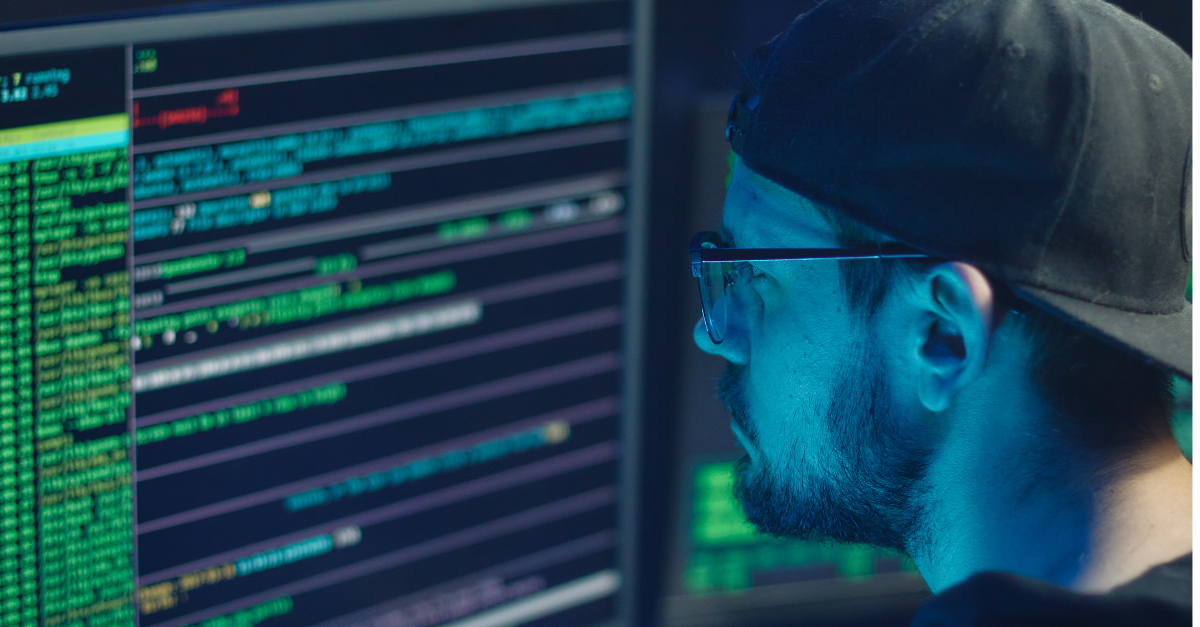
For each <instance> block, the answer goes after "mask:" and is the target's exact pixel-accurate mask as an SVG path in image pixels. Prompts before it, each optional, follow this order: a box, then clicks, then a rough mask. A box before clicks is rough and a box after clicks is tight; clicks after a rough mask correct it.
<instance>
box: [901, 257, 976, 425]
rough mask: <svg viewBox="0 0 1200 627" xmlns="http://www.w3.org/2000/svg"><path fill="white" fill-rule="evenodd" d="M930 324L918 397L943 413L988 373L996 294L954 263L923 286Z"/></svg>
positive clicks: (923, 333) (923, 332)
mask: <svg viewBox="0 0 1200 627" xmlns="http://www.w3.org/2000/svg"><path fill="white" fill-rule="evenodd" d="M918 290H919V292H918V299H917V300H918V303H919V304H920V306H921V307H922V308H923V309H924V312H922V317H923V320H924V323H923V324H922V325H921V326H920V330H919V333H920V336H919V337H918V338H917V344H918V350H917V355H916V359H917V372H918V380H917V395H918V397H919V399H920V401H921V404H922V405H924V406H925V408H926V409H928V410H929V411H934V412H939V411H942V410H944V409H946V407H948V406H949V405H950V402H951V401H952V400H953V399H954V396H955V395H956V394H958V392H959V390H961V389H963V388H964V387H966V386H967V385H969V384H970V383H971V382H973V381H974V380H975V379H977V378H978V377H979V375H980V373H982V372H983V367H984V365H985V364H986V363H987V353H988V347H989V345H990V343H991V336H992V321H993V316H994V315H995V292H994V291H993V289H992V284H991V283H990V282H989V281H988V279H987V277H985V276H984V275H983V273H982V272H980V271H979V269H978V268H976V267H975V266H972V265H970V264H967V263H962V262H959V261H951V262H947V263H943V264H940V265H938V266H935V267H934V268H932V269H931V270H930V271H929V272H928V273H927V274H926V275H925V277H924V281H922V282H921V283H920V284H919V286H918Z"/></svg>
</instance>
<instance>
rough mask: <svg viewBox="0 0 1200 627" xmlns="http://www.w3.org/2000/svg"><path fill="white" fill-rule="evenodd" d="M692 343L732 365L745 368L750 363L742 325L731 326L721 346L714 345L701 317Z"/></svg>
mask: <svg viewBox="0 0 1200 627" xmlns="http://www.w3.org/2000/svg"><path fill="white" fill-rule="evenodd" d="M692 341H693V342H695V343H696V346H699V347H700V350H702V351H704V352H706V353H708V354H710V355H716V356H717V357H720V358H722V359H724V360H725V361H728V362H729V363H732V364H737V365H739V366H745V365H746V363H747V362H749V361H750V359H749V357H750V351H749V346H748V344H749V343H748V342H747V341H746V335H745V333H744V331H743V329H742V325H740V324H731V325H729V329H728V330H727V331H726V332H725V339H724V340H723V341H722V342H721V343H720V344H714V343H713V341H712V338H711V337H709V336H708V327H707V326H705V324H704V317H703V316H701V317H700V319H699V320H697V321H696V326H694V327H692Z"/></svg>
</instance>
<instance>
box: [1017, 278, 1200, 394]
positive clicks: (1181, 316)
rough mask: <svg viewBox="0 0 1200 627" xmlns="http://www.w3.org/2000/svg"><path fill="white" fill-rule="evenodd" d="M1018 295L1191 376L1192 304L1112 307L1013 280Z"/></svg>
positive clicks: (1152, 362) (1091, 332) (1067, 320)
mask: <svg viewBox="0 0 1200 627" xmlns="http://www.w3.org/2000/svg"><path fill="white" fill-rule="evenodd" d="M1010 287H1011V288H1012V290H1013V292H1015V293H1016V294H1017V296H1019V297H1021V298H1023V299H1025V300H1027V301H1029V302H1030V303H1032V304H1034V305H1036V306H1037V307H1039V308H1040V309H1044V310H1046V311H1048V312H1050V313H1051V314H1054V315H1055V316H1058V317H1059V318H1062V319H1063V320H1065V321H1066V322H1068V323H1070V324H1071V325H1073V326H1075V327H1077V328H1079V329H1081V330H1083V331H1084V332H1086V333H1089V334H1091V335H1093V336H1095V337H1097V338H1099V339H1101V340H1104V341H1107V342H1109V343H1111V344H1113V345H1115V346H1117V347H1119V348H1123V349H1125V350H1127V351H1129V352H1131V353H1133V354H1135V355H1137V356H1139V357H1141V358H1142V359H1144V360H1146V362H1148V363H1150V364H1153V365H1155V366H1158V367H1159V368H1162V369H1164V370H1170V371H1171V372H1174V373H1175V374H1177V375H1179V376H1181V377H1184V378H1185V379H1187V380H1188V381H1191V380H1192V304H1191V303H1187V306H1186V307H1184V308H1183V309H1181V310H1180V311H1177V312H1175V313H1170V314H1146V313H1138V312H1133V311H1124V310H1121V309H1113V308H1111V307H1105V306H1104V305H1097V304H1096V303H1092V302H1088V301H1083V300H1078V299H1075V298H1071V297H1070V296H1064V295H1062V294H1057V293H1054V292H1049V291H1046V290H1044V289H1041V288H1036V287H1030V286H1028V285H1021V284H1019V283H1013V284H1011V285H1010Z"/></svg>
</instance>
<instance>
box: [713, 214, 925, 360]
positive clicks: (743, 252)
mask: <svg viewBox="0 0 1200 627" xmlns="http://www.w3.org/2000/svg"><path fill="white" fill-rule="evenodd" d="M690 249H691V251H690V252H691V260H692V276H694V277H696V282H697V283H699V284H700V308H701V310H702V311H703V312H704V326H705V327H707V328H708V337H709V338H710V339H711V340H712V341H713V344H720V343H721V342H722V341H723V340H724V339H725V332H726V330H727V328H728V325H729V308H730V307H732V306H733V305H732V304H731V301H732V300H733V299H734V298H736V297H737V292H738V290H740V289H741V285H742V283H743V282H744V279H745V278H746V277H745V274H746V273H747V272H748V271H749V267H748V266H747V265H746V264H745V263H739V262H745V261H793V260H795V261H815V260H817V259H919V258H923V257H929V256H930V255H927V254H925V253H923V252H921V251H919V250H917V249H915V248H912V247H910V246H906V245H904V244H899V243H894V242H888V243H884V244H880V245H878V246H861V247H855V248H730V247H729V246H727V245H726V244H725V242H724V241H722V240H721V236H720V234H718V233H714V232H712V231H701V232H699V233H697V234H696V235H695V236H693V237H692V244H691V247H690Z"/></svg>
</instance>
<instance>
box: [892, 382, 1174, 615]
mask: <svg viewBox="0 0 1200 627" xmlns="http://www.w3.org/2000/svg"><path fill="white" fill-rule="evenodd" d="M999 392H1005V391H1002V390H979V391H978V393H979V394H980V396H979V397H978V398H976V399H974V400H976V401H982V399H985V398H993V399H994V398H1004V399H1006V405H1005V407H1004V409H1003V410H1001V412H996V411H994V410H995V406H994V404H992V405H991V407H990V408H989V410H988V411H980V412H978V413H979V414H980V415H976V416H971V415H967V416H955V417H954V419H953V420H952V421H950V422H952V423H953V425H954V426H953V427H949V428H948V429H947V431H946V433H945V434H944V439H943V442H942V444H943V446H941V447H940V452H939V454H938V455H937V456H935V458H934V459H933V460H931V464H930V467H929V474H928V478H927V479H928V486H930V487H929V491H928V493H927V495H926V496H925V497H923V499H922V503H921V505H922V511H923V513H924V514H925V520H927V521H930V524H929V525H927V526H926V527H925V528H924V529H923V532H922V535H921V537H918V538H914V540H913V543H912V547H911V548H910V552H911V553H912V557H913V560H914V561H915V562H916V564H917V566H918V568H919V569H920V571H921V574H922V575H923V576H924V577H925V580H926V582H927V583H928V584H929V586H930V588H931V589H932V590H933V591H934V592H935V593H937V592H941V591H942V590H944V589H946V588H948V587H950V586H952V585H954V584H956V583H959V582H961V581H962V580H964V579H966V578H967V577H970V576H971V575H973V574H975V573H978V572H984V571H1003V572H1009V573H1015V574H1018V575H1024V576H1027V577H1033V578H1037V579H1043V580H1048V581H1050V582H1052V583H1055V584H1059V585H1063V586H1067V587H1070V588H1073V589H1076V590H1079V591H1085V592H1103V591H1107V590H1110V589H1112V588H1113V587H1115V586H1118V585H1120V584H1122V583H1125V582H1128V581H1130V580H1132V579H1134V578H1136V577H1137V576H1139V575H1140V574H1142V573H1143V572H1145V571H1146V570H1147V569H1149V568H1151V567H1153V566H1155V565H1157V564H1160V563H1163V562H1166V561H1170V560H1171V559H1174V558H1176V557H1180V556H1182V555H1184V554H1186V553H1188V552H1190V551H1191V550H1192V465H1191V464H1190V463H1189V462H1188V461H1187V460H1186V459H1185V458H1184V457H1183V455H1182V454H1181V453H1180V451H1179V448H1178V446H1177V445H1176V444H1175V442H1174V440H1173V439H1172V438H1171V437H1170V435H1169V434H1167V437H1166V438H1164V439H1160V440H1158V441H1155V442H1153V443H1150V444H1146V445H1144V446H1141V447H1139V448H1138V449H1137V450H1136V451H1132V452H1127V453H1125V454H1124V455H1122V456H1121V458H1120V460H1115V459H1113V457H1112V456H1108V457H1105V456H1103V455H1100V454H1097V453H1095V452H1094V451H1090V450H1088V449H1087V448H1086V447H1085V446H1083V445H1082V444H1078V445H1072V444H1071V443H1064V442H1063V440H1062V439H1052V437H1053V436H1047V435H1046V434H1039V431H1041V430H1040V429H1037V428H1036V425H1037V424H1038V422H1039V421H1033V420H1030V419H1029V418H1030V417H1039V418H1040V415H1041V414H1042V412H1043V411H1044V409H1043V408H1041V407H1040V404H1039V403H1038V402H1036V401H1035V400H1034V399H1033V398H1031V397H1030V396H1025V397H1024V399H1023V401H1024V402H1022V401H1021V400H1016V402H1007V401H1008V400H1014V399H1019V398H1020V396H1021V395H1020V394H1014V393H1015V392H1016V391H1015V390H1007V391H1006V392H1008V394H998V393H999ZM966 400H967V401H968V402H966V403H964V404H963V407H967V408H969V407H978V408H982V407H986V406H988V405H989V404H988V403H984V402H975V403H972V402H970V400H971V399H966ZM960 411H962V412H964V413H967V414H970V413H972V412H971V411H970V410H969V409H962V408H960ZM1041 424H1045V423H1044V422H1041ZM938 521H946V522H945V524H944V525H939V524H938Z"/></svg>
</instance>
